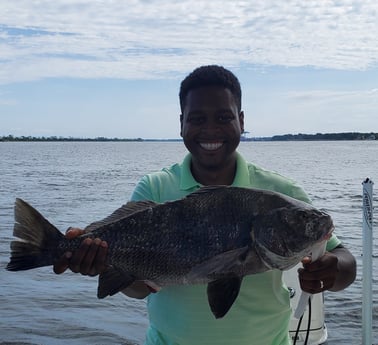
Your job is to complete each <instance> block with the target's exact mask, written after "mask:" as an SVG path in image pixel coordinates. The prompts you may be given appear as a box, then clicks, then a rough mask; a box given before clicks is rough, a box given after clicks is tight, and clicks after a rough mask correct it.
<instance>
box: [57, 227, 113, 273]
mask: <svg viewBox="0 0 378 345" xmlns="http://www.w3.org/2000/svg"><path fill="white" fill-rule="evenodd" d="M84 233H85V231H84V230H82V229H79V228H69V229H68V230H67V232H66V237H67V238H68V239H72V238H75V237H77V236H80V235H83V234H84ZM107 251H108V244H107V243H106V242H105V241H102V240H101V239H99V238H95V239H91V238H86V239H84V240H83V242H82V243H81V245H80V247H79V248H78V249H76V250H75V251H73V252H66V253H64V255H63V256H62V257H61V258H60V259H59V260H58V261H57V262H55V264H54V272H55V273H56V274H61V273H63V272H65V271H66V270H67V269H68V268H69V269H70V270H71V271H72V272H74V273H81V274H83V275H89V276H96V275H98V274H100V273H101V272H103V271H105V269H106V254H107Z"/></svg>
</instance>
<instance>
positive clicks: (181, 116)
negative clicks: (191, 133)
mask: <svg viewBox="0 0 378 345" xmlns="http://www.w3.org/2000/svg"><path fill="white" fill-rule="evenodd" d="M183 120H184V115H182V114H180V137H181V138H182V122H183Z"/></svg>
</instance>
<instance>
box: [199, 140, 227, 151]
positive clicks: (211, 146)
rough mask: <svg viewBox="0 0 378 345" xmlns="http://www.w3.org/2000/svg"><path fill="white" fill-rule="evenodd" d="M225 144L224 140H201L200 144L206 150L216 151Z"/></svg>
mask: <svg viewBox="0 0 378 345" xmlns="http://www.w3.org/2000/svg"><path fill="white" fill-rule="evenodd" d="M223 145H224V142H223V141H214V142H199V146H200V147H201V148H202V149H204V150H206V151H216V150H218V149H220V148H221V147H222V146H223Z"/></svg>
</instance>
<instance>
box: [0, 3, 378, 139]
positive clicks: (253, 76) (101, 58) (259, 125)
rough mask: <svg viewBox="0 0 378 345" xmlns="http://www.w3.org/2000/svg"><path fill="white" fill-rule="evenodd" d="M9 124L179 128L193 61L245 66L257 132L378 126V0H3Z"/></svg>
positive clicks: (3, 96)
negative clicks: (182, 89) (184, 83)
mask: <svg viewBox="0 0 378 345" xmlns="http://www.w3.org/2000/svg"><path fill="white" fill-rule="evenodd" d="M0 13H1V16H0V135H8V134H13V135H16V136H20V135H26V136H27V135H32V136H53V135H55V136H74V137H98V136H105V137H119V138H135V137H142V138H177V137H179V113H180V109H179V102H178V89H179V85H180V82H181V80H182V78H184V77H185V76H186V75H187V74H188V73H189V72H190V71H191V70H192V69H193V68H195V67H197V66H200V65H205V64H220V65H223V66H225V67H227V68H229V69H231V70H232V71H233V72H234V73H235V74H236V75H237V76H238V78H239V80H240V82H241V84H242V90H243V109H244V112H245V117H246V119H245V122H246V130H247V131H249V132H250V135H251V136H271V135H275V134H285V133H317V132H322V133H326V132H346V131H360V132H378V35H377V32H378V2H377V1H375V0H360V1H353V0H307V1H303V0H287V1H277V0H275V1H273V0H264V1H263V0H256V1H227V0H224V1H222V0H208V1H195V0H190V1H189V0H181V1H165V0H160V1H153V0H150V1H149V0H139V1H138V0H128V1H120V0H119V1H116V0H115V1H95V0H92V1H87V0H71V1H68V0H65V1H63V0H55V1H49V0H41V1H38V2H37V1H28V0H17V1H13V0H2V1H1V2H0Z"/></svg>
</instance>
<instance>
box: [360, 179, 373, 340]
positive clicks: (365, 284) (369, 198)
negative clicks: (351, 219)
mask: <svg viewBox="0 0 378 345" xmlns="http://www.w3.org/2000/svg"><path fill="white" fill-rule="evenodd" d="M373 184H374V183H373V181H372V180H370V179H369V178H367V179H366V180H365V181H364V182H362V185H363V189H362V209H363V214H362V250H363V256H362V257H363V262H362V264H363V271H362V344H363V345H372V344H373V342H372V319H373V309H372V291H373V286H372V268H373V267H372V263H373V260H372V258H373Z"/></svg>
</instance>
